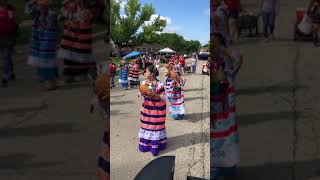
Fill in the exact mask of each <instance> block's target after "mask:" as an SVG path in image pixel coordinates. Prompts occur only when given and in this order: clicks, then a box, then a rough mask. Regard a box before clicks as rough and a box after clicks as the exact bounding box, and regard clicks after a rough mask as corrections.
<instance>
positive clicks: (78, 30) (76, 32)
mask: <svg viewBox="0 0 320 180" xmlns="http://www.w3.org/2000/svg"><path fill="white" fill-rule="evenodd" d="M62 14H63V16H64V17H66V19H67V20H66V22H65V24H64V32H63V36H62V40H61V48H60V50H59V58H61V59H63V60H64V75H66V76H77V75H85V74H87V73H88V72H89V70H90V68H95V66H96V62H95V60H94V57H93V54H92V18H93V16H92V14H91V13H90V11H89V10H80V9H79V10H77V11H76V12H75V13H72V12H71V11H70V10H68V9H63V11H62Z"/></svg>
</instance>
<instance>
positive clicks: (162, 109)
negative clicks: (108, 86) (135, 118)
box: [139, 64, 167, 156]
mask: <svg viewBox="0 0 320 180" xmlns="http://www.w3.org/2000/svg"><path fill="white" fill-rule="evenodd" d="M145 75H146V77H147V80H145V81H143V82H141V85H140V94H141V95H142V96H143V98H144V102H143V104H142V108H141V117H140V121H141V128H140V132H139V138H140V143H139V150H140V151H141V152H148V151H150V152H151V153H152V154H153V155H154V156H156V155H158V153H159V151H160V150H163V149H165V148H166V143H167V133H166V127H165V120H166V100H165V89H164V84H163V83H162V82H160V81H159V80H158V79H157V76H158V75H159V72H158V70H157V68H156V67H155V66H154V65H152V64H150V65H148V66H147V68H146V73H145ZM142 87H144V88H142Z"/></svg>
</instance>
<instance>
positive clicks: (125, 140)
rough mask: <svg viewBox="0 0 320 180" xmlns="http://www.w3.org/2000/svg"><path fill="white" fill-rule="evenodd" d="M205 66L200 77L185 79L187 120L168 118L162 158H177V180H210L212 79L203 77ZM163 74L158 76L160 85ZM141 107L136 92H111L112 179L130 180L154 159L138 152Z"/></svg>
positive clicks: (199, 74)
mask: <svg viewBox="0 0 320 180" xmlns="http://www.w3.org/2000/svg"><path fill="white" fill-rule="evenodd" d="M203 62H204V61H199V63H198V68H197V71H198V72H197V73H198V74H197V75H186V76H185V78H186V79H187V82H186V86H185V102H186V116H185V119H184V120H180V121H176V120H173V119H171V117H170V116H169V114H167V120H166V127H167V136H168V146H167V149H166V150H164V151H162V152H160V154H159V156H166V155H173V156H176V165H175V179H177V180H180V179H181V180H185V179H186V177H187V175H192V176H196V177H205V178H209V168H210V167H209V164H210V163H209V158H210V157H209V151H210V150H209V104H208V103H209V84H210V78H209V76H207V75H201V68H200V66H202V63H203ZM163 71H164V69H161V73H160V76H159V78H160V80H161V81H163V80H164V77H163V76H164V74H163ZM116 86H117V87H119V85H116ZM141 103H142V99H140V98H138V90H137V89H129V90H127V91H125V90H122V89H120V88H115V89H112V90H111V119H110V121H111V164H112V165H111V179H121V180H131V179H133V177H135V176H136V175H137V173H138V172H139V171H140V170H141V169H142V168H143V167H144V166H145V165H146V164H147V163H149V162H150V161H151V160H153V159H155V157H153V156H152V154H151V153H141V152H139V150H138V142H139V138H138V133H139V128H140V120H139V117H140V108H141ZM167 112H168V111H167Z"/></svg>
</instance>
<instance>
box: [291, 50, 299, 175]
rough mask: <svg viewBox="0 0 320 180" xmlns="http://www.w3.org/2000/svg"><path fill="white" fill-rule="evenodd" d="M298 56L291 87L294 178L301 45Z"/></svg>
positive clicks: (295, 60) (293, 170)
mask: <svg viewBox="0 0 320 180" xmlns="http://www.w3.org/2000/svg"><path fill="white" fill-rule="evenodd" d="M296 48H297V49H296V56H295V59H294V61H293V78H292V88H291V98H292V104H291V109H292V112H293V150H292V154H293V162H292V165H291V170H292V171H291V173H292V174H291V175H292V179H293V180H295V179H296V154H297V144H298V129H297V121H298V119H299V114H298V110H297V105H298V100H297V87H298V82H297V81H298V77H299V76H298V67H299V57H300V47H299V46H297V47H296Z"/></svg>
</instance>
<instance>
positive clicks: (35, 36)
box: [25, 3, 58, 82]
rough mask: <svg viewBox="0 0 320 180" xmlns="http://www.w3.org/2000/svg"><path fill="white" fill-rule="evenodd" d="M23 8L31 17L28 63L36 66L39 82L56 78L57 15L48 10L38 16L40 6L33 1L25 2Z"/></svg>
mask: <svg viewBox="0 0 320 180" xmlns="http://www.w3.org/2000/svg"><path fill="white" fill-rule="evenodd" d="M25 10H26V13H28V14H30V15H31V18H32V35H31V43H30V48H29V57H28V64H29V65H33V66H36V67H37V77H38V80H39V81H40V82H44V81H51V80H56V79H57V77H58V60H57V57H56V49H57V48H56V46H57V40H58V16H57V14H56V13H55V12H54V11H52V10H48V12H47V15H46V16H45V17H40V8H39V6H37V5H36V4H35V3H27V5H26V9H25Z"/></svg>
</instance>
